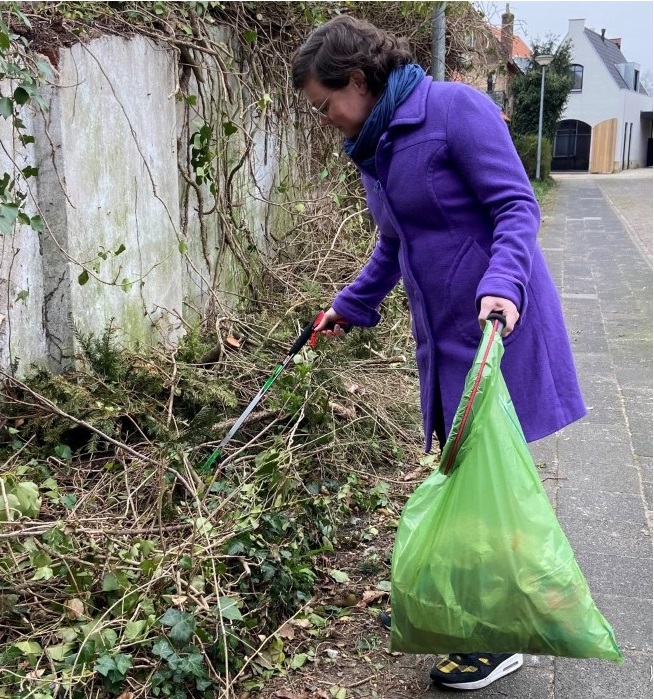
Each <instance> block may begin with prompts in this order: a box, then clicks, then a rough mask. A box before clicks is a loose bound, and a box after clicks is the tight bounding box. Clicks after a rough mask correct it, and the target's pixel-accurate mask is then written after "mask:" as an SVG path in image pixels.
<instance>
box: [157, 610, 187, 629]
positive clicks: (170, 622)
mask: <svg viewBox="0 0 654 699" xmlns="http://www.w3.org/2000/svg"><path fill="white" fill-rule="evenodd" d="M182 617H183V613H182V612H180V611H179V609H168V610H166V613H165V614H164V615H163V616H162V617H161V619H160V621H161V623H162V624H163V625H164V626H175V624H179V622H180V621H181V620H182Z"/></svg>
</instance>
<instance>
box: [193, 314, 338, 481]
mask: <svg viewBox="0 0 654 699" xmlns="http://www.w3.org/2000/svg"><path fill="white" fill-rule="evenodd" d="M324 315H325V312H324V311H320V313H318V315H317V316H316V317H315V318H314V319H313V320H312V321H311V322H309V323H307V325H306V327H305V328H304V330H302V333H301V334H300V336H299V337H298V338H297V340H296V341H295V342H294V343H293V346H292V347H291V348H290V349H289V351H288V354H287V355H286V356H285V357H284V359H283V360H282V361H281V362H280V363H279V364H278V365H277V366H276V367H275V370H274V371H273V373H272V374H271V375H270V378H269V379H268V380H267V381H266V383H264V385H263V386H262V387H261V388H260V389H259V392H258V393H257V395H256V396H255V397H254V398H253V399H252V400H251V401H250V405H248V407H247V408H246V409H245V410H244V411H243V412H242V413H241V416H240V417H239V418H238V420H237V421H236V422H235V423H234V424H233V425H232V428H231V429H230V430H229V432H228V433H227V434H226V435H225V437H224V438H223V440H222V442H220V444H219V445H218V446H217V447H216V449H215V450H214V452H213V453H212V454H211V456H209V458H208V459H207V460H206V461H205V462H204V467H203V468H204V469H205V470H206V469H208V468H210V467H211V466H212V465H213V464H214V463H215V462H216V460H217V459H218V458H219V457H220V455H221V453H222V450H223V449H224V448H225V446H226V445H227V444H228V443H229V441H230V440H231V439H232V437H233V436H234V435H235V434H236V433H237V432H238V430H239V429H240V428H241V426H242V425H243V423H244V422H245V421H246V420H247V418H248V416H249V415H250V413H251V412H252V411H253V410H254V409H255V407H256V406H257V404H258V403H259V401H260V400H261V399H262V398H263V397H264V395H265V394H266V392H267V391H268V389H269V388H270V387H271V386H272V385H273V384H274V383H275V381H276V380H277V377H278V376H279V375H280V374H281V373H282V371H284V369H285V368H286V367H287V366H288V364H289V363H290V361H291V360H292V359H293V357H294V356H295V355H296V354H297V353H298V352H299V351H300V350H301V349H302V348H303V347H304V345H306V344H307V342H309V344H310V345H311V346H313V345H314V344H315V341H316V337H315V328H316V327H317V326H318V325H320V321H321V320H322V319H323V316H324ZM336 323H338V321H336ZM329 327H333V325H332V324H330V326H329ZM341 327H343V329H344V330H345V331H346V332H347V331H348V330H349V326H347V325H345V324H341Z"/></svg>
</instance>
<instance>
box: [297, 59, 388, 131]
mask: <svg viewBox="0 0 654 699" xmlns="http://www.w3.org/2000/svg"><path fill="white" fill-rule="evenodd" d="M303 92H304V96H305V97H306V98H307V100H308V101H309V104H310V105H311V106H312V107H314V108H316V109H318V110H319V111H320V114H319V115H318V116H319V118H320V124H321V126H334V127H335V128H337V129H338V130H339V131H340V132H341V133H342V134H343V135H344V136H345V137H346V138H355V137H356V136H358V135H359V132H360V131H361V127H362V126H363V123H364V122H365V120H366V119H367V118H368V116H369V115H370V112H371V111H372V109H373V107H374V106H375V104H376V102H377V98H376V97H374V96H373V95H372V93H371V92H370V91H369V90H368V86H367V85H366V81H365V78H364V76H363V73H362V72H361V71H355V72H354V73H353V74H352V75H351V76H350V82H349V83H348V84H347V85H346V86H345V87H342V88H340V89H338V90H333V89H332V88H329V87H326V86H325V85H323V84H322V83H321V82H320V81H319V80H316V79H315V78H309V80H307V82H306V83H305V84H304V88H303Z"/></svg>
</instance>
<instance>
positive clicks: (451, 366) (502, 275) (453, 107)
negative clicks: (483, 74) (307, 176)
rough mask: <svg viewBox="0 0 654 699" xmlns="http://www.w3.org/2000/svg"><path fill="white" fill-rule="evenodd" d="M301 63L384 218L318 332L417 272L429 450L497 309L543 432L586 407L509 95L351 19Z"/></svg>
mask: <svg viewBox="0 0 654 699" xmlns="http://www.w3.org/2000/svg"><path fill="white" fill-rule="evenodd" d="M292 68H293V84H294V86H295V87H296V88H297V89H301V90H302V91H303V92H304V95H305V96H306V98H307V100H308V101H309V103H310V104H311V106H312V108H313V110H314V112H315V113H316V114H317V115H318V116H319V117H320V122H321V124H322V125H324V126H333V127H335V128H337V129H339V130H340V131H341V133H342V134H343V136H344V139H345V140H344V148H345V151H346V153H347V154H348V155H349V156H350V157H351V159H352V160H353V162H354V163H355V164H356V165H357V167H358V168H359V170H360V171H361V177H362V181H363V185H364V187H365V190H366V195H367V203H368V208H369V210H370V212H371V214H372V216H373V218H374V220H375V222H376V223H377V226H378V228H379V237H378V240H377V244H376V246H375V249H374V250H373V253H372V255H371V257H370V259H369V261H368V262H367V264H366V265H365V266H364V268H363V269H362V270H361V272H360V273H359V275H358V276H357V277H356V279H355V280H354V281H353V282H352V283H351V284H350V285H349V286H347V287H346V288H345V289H343V290H342V291H341V292H340V293H339V294H338V295H337V296H336V298H335V299H334V301H333V303H332V307H331V308H330V309H329V310H328V311H327V312H326V314H325V317H324V318H323V320H322V322H321V324H320V325H319V326H318V327H317V330H319V331H321V332H324V333H326V334H336V335H338V334H342V332H343V330H342V327H340V326H342V325H344V324H346V323H347V324H352V325H361V326H368V327H369V326H374V325H376V324H377V323H378V322H379V320H380V315H379V313H378V311H377V307H378V306H379V304H380V303H381V302H382V300H383V299H384V297H385V296H386V295H387V294H388V293H389V291H390V290H391V289H392V288H393V287H394V286H395V285H396V284H397V283H398V281H399V280H400V279H402V282H403V284H404V288H405V291H406V295H407V298H408V301H409V306H410V309H411V316H412V330H413V334H414V337H415V340H416V347H417V349H416V359H417V364H418V370H419V376H420V398H421V409H422V414H423V424H424V429H425V439H426V443H425V449H426V450H427V451H429V449H430V448H431V443H432V434H433V433H434V432H435V433H436V436H437V439H438V441H439V444H440V445H441V447H442V446H443V444H444V443H445V440H446V436H447V432H448V431H449V429H450V428H451V425H452V421H453V418H454V414H455V412H456V409H457V406H458V403H459V400H460V398H461V394H462V392H463V387H464V382H465V377H466V374H467V371H468V369H469V368H470V366H471V364H472V361H473V358H474V355H475V352H476V349H477V346H478V345H479V341H480V339H481V329H480V328H481V327H483V324H484V322H485V318H486V317H487V316H488V314H489V313H490V312H492V311H497V312H500V313H502V314H504V316H505V318H506V327H505V329H504V332H503V335H504V345H505V353H504V358H503V362H502V369H503V374H504V377H505V380H506V383H507V386H508V388H509V391H510V393H511V396H512V399H513V402H514V405H515V408H516V411H517V414H518V417H519V419H520V422H521V425H522V428H523V431H524V433H525V437H526V438H527V441H533V440H536V439H540V438H541V437H545V436H546V435H549V434H551V433H552V432H555V431H557V430H559V429H561V428H562V427H564V426H565V425H567V424H569V423H571V422H573V421H574V420H577V419H579V418H580V417H582V416H583V415H584V414H585V407H584V403H583V399H582V397H581V393H580V390H579V385H578V381H577V377H576V372H575V368H574V363H573V360H572V353H571V350H570V345H569V342H568V338H567V333H566V329H565V324H564V320H563V314H562V311H561V305H560V302H559V299H558V296H557V292H556V289H555V286H554V283H553V281H552V278H551V276H550V274H549V271H548V269H547V266H546V263H545V260H544V257H543V255H542V253H541V251H540V249H539V248H538V245H537V241H536V239H537V234H538V228H539V223H540V211H539V208H538V204H537V202H536V200H535V198H534V194H533V191H532V188H531V186H530V184H529V180H528V179H527V177H526V175H525V171H524V168H523V166H522V163H521V162H520V159H519V157H518V155H517V153H516V151H515V148H514V146H513V143H512V141H511V137H510V135H509V132H508V130H507V127H506V124H505V123H504V122H503V120H502V117H501V114H500V111H499V110H498V109H497V107H496V105H495V104H494V103H493V102H491V100H489V99H488V98H487V97H486V96H485V95H483V94H482V93H480V92H477V91H476V90H474V89H472V88H470V87H467V86H465V85H462V84H459V83H447V82H435V81H433V80H432V79H431V78H430V77H427V76H425V73H424V71H423V70H422V69H421V68H420V67H419V66H417V65H415V64H413V63H411V55H410V52H409V49H408V44H407V42H406V41H405V40H403V39H398V38H396V37H394V36H393V35H391V34H388V33H387V32H384V31H382V30H379V29H377V28H376V27H374V26H373V25H371V24H369V23H367V22H364V21H360V20H357V19H355V18H353V17H349V16H339V17H336V18H335V19H333V20H331V21H329V22H327V23H326V24H324V25H322V26H320V27H318V28H317V29H316V30H315V31H314V32H313V33H312V34H311V35H310V36H309V37H308V39H307V41H306V42H305V43H304V45H303V46H302V47H301V48H300V49H299V50H298V52H297V53H296V55H295V56H294V58H293V66H292ZM328 326H329V327H333V328H334V329H333V330H329V329H328ZM387 621H388V622H389V621H390V620H389V619H388V618H387ZM453 650H455V649H453ZM521 665H522V656H521V655H517V654H514V655H507V654H503V655H491V654H488V653H479V654H467V655H465V656H464V655H451V656H449V657H448V658H446V659H445V660H443V661H441V662H439V663H437V665H436V666H435V667H434V669H433V670H432V672H431V677H432V679H433V680H434V681H435V682H437V683H439V684H443V685H446V686H449V687H456V688H458V689H478V688H479V687H482V686H486V685H487V684H490V683H491V682H493V681H495V680H496V679H498V678H499V677H502V676H504V675H505V674H508V673H509V672H513V671H514V670H517V669H518V668H519V667H520V666H521Z"/></svg>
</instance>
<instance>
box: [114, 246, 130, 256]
mask: <svg viewBox="0 0 654 699" xmlns="http://www.w3.org/2000/svg"><path fill="white" fill-rule="evenodd" d="M125 250H127V248H126V247H125V246H124V245H123V243H121V244H120V245H119V246H118V247H117V248H116V249H115V250H114V255H115V256H118V255H120V253H121V252H125Z"/></svg>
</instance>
